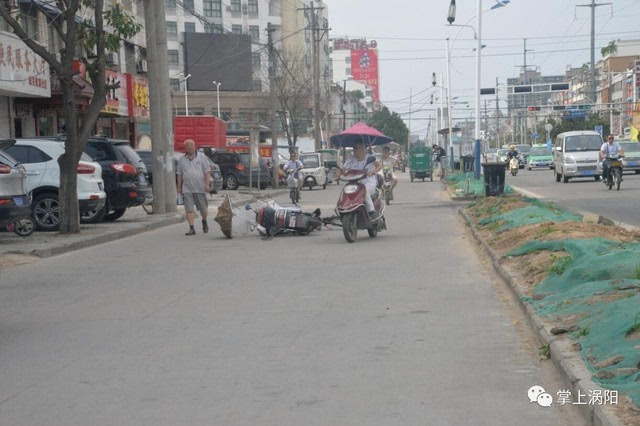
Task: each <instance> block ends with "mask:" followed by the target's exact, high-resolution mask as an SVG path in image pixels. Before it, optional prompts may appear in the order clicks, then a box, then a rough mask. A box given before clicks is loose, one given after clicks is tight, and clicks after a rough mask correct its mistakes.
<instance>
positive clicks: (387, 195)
mask: <svg viewBox="0 0 640 426" xmlns="http://www.w3.org/2000/svg"><path fill="white" fill-rule="evenodd" d="M384 202H385V203H387V205H389V204H391V191H385V192H384Z"/></svg>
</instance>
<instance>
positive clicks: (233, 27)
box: [231, 25, 242, 34]
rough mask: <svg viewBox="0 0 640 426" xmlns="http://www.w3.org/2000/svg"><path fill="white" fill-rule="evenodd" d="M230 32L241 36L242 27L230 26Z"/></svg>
mask: <svg viewBox="0 0 640 426" xmlns="http://www.w3.org/2000/svg"><path fill="white" fill-rule="evenodd" d="M231 32H232V33H234V34H242V25H231Z"/></svg>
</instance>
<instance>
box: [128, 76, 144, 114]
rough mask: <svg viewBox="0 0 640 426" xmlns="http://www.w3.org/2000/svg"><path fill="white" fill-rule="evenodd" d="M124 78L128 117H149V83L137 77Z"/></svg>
mask: <svg viewBox="0 0 640 426" xmlns="http://www.w3.org/2000/svg"><path fill="white" fill-rule="evenodd" d="M126 76H127V99H128V101H129V117H149V81H148V80H147V79H146V78H144V77H141V76H139V75H132V74H126Z"/></svg>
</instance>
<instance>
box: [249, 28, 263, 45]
mask: <svg viewBox="0 0 640 426" xmlns="http://www.w3.org/2000/svg"><path fill="white" fill-rule="evenodd" d="M249 37H251V40H254V41H258V40H260V27H259V26H257V25H249Z"/></svg>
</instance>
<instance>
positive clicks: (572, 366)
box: [458, 209, 622, 426]
mask: <svg viewBox="0 0 640 426" xmlns="http://www.w3.org/2000/svg"><path fill="white" fill-rule="evenodd" d="M458 213H459V214H460V216H461V217H462V218H463V219H464V221H465V223H466V224H467V226H468V227H469V229H470V230H471V233H472V235H473V237H474V238H475V240H476V241H477V242H478V244H479V245H480V246H481V247H482V248H483V250H484V251H485V253H486V254H487V255H488V256H489V257H490V259H491V263H492V265H493V268H494V270H495V271H496V273H497V274H498V275H499V276H500V277H501V278H502V279H503V280H504V281H505V282H506V283H507V284H508V286H509V288H510V289H511V291H512V292H513V294H514V295H515V297H516V298H517V299H518V304H519V305H520V307H521V309H522V310H523V312H524V313H525V315H526V317H527V319H528V320H529V325H530V326H531V327H532V328H533V330H534V331H535V333H536V335H537V336H538V338H539V339H540V341H541V342H542V343H543V344H545V345H549V353H550V358H551V361H552V362H553V364H554V365H555V366H556V368H557V369H558V371H559V372H560V373H561V375H562V380H563V382H564V383H565V385H567V386H568V387H569V389H570V390H571V392H572V394H577V392H578V391H580V392H582V394H583V395H588V394H589V391H590V390H596V389H599V390H603V389H604V388H602V387H600V386H598V385H597V384H596V383H594V382H593V381H592V380H591V376H592V375H591V373H590V372H589V370H588V369H587V367H586V365H585V364H584V361H583V360H582V357H581V356H580V353H579V352H576V351H575V350H574V349H573V343H572V341H571V340H570V339H569V338H568V337H566V336H562V335H559V336H554V335H552V334H551V333H550V331H549V330H548V329H547V328H548V327H546V326H545V325H544V323H543V321H542V317H541V316H539V315H538V314H537V313H536V311H535V309H534V308H533V307H532V306H531V305H529V304H527V303H525V302H524V301H523V297H524V295H523V294H522V293H521V292H520V290H519V289H518V287H517V286H516V285H515V278H514V277H512V276H511V275H510V274H509V273H508V272H507V270H506V269H505V268H504V267H503V266H502V265H501V264H500V256H498V254H497V253H496V252H495V251H494V250H493V249H492V248H491V247H490V246H489V244H488V243H487V242H486V241H485V240H484V238H482V236H481V235H480V233H479V232H478V230H477V229H476V227H475V226H474V225H473V221H472V220H471V218H470V217H469V216H468V215H467V214H466V213H465V212H464V211H462V209H459V210H458ZM580 409H581V411H582V413H583V414H584V416H585V418H586V419H588V420H589V424H590V425H594V426H620V425H622V423H621V422H620V421H619V420H618V418H617V416H616V414H615V412H614V410H613V409H612V408H611V407H608V406H600V405H580Z"/></svg>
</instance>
